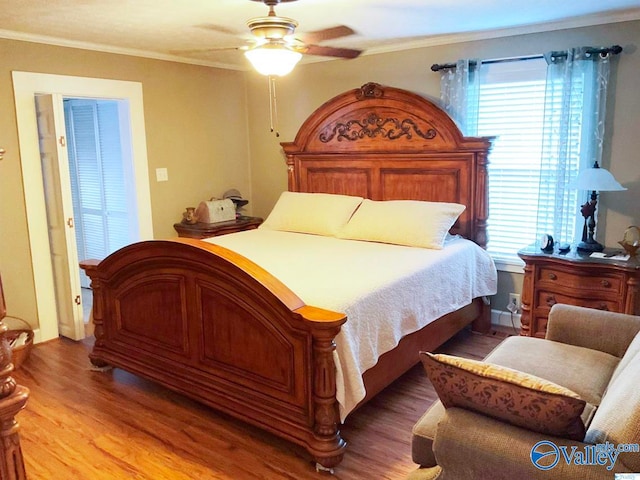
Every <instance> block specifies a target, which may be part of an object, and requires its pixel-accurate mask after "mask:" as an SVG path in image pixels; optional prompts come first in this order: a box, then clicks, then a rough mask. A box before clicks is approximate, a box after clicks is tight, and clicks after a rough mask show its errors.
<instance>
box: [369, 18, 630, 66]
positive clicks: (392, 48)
mask: <svg viewBox="0 0 640 480" xmlns="http://www.w3.org/2000/svg"><path fill="white" fill-rule="evenodd" d="M634 20H640V8H634V9H629V10H619V11H615V12H606V13H599V14H593V15H585V16H582V17H572V18H568V19H565V20H558V21H555V22H546V23H532V24H528V25H522V26H518V27H509V28H502V29H492V30H481V31H477V32H462V33H453V34H447V35H434V36H431V37H425V38H421V39H417V40H411V41H408V42H402V43H394V44H392V45H386V46H385V45H382V46H380V47H372V48H368V49H367V50H366V51H365V52H364V54H363V55H376V54H380V53H390V52H396V51H399V50H410V49H413V48H425V47H435V46H439V45H450V44H453V43H464V42H472V41H477V40H489V39H492V38H503V37H513V36H516V35H527V34H531V33H544V32H552V31H557V30H567V29H572V28H581V27H592V26H596V25H606V24H609V23H619V22H629V21H634Z"/></svg>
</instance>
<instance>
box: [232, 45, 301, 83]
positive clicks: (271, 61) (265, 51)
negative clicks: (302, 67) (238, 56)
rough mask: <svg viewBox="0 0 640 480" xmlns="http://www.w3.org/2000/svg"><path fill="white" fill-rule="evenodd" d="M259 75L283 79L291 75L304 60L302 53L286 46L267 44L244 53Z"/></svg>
mask: <svg viewBox="0 0 640 480" xmlns="http://www.w3.org/2000/svg"><path fill="white" fill-rule="evenodd" d="M244 54H245V56H246V57H247V59H248V60H249V62H251V65H253V68H255V69H256V70H257V71H258V73H260V74H262V75H269V76H271V75H275V76H278V77H282V76H283V75H286V74H288V73H290V72H291V71H292V70H293V68H294V67H295V66H296V64H297V63H298V62H299V61H300V59H301V58H302V54H301V53H300V52H296V51H295V50H293V49H291V48H289V47H288V46H286V45H282V44H274V43H265V44H264V45H260V46H258V47H255V48H252V49H251V50H247V51H246V52H244Z"/></svg>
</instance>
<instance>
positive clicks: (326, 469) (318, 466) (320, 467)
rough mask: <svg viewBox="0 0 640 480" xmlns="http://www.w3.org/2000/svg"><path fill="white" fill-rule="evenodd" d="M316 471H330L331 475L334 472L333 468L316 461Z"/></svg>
mask: <svg viewBox="0 0 640 480" xmlns="http://www.w3.org/2000/svg"><path fill="white" fill-rule="evenodd" d="M316 472H327V473H330V474H331V475H333V473H334V472H333V468H328V467H324V466H322V465H320V464H319V463H317V462H316Z"/></svg>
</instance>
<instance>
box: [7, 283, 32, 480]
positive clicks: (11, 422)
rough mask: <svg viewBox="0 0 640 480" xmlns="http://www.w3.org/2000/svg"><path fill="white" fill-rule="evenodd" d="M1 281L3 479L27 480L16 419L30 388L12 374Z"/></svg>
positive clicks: (24, 403) (25, 401)
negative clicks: (18, 381)
mask: <svg viewBox="0 0 640 480" xmlns="http://www.w3.org/2000/svg"><path fill="white" fill-rule="evenodd" d="M6 313H7V311H6V308H5V305H4V294H3V291H2V280H1V279H0V449H1V451H0V478H2V480H5V479H6V480H24V479H26V478H27V473H26V471H25V468H24V458H23V456H22V448H21V447H20V435H19V430H20V426H19V425H18V422H16V419H15V416H16V415H17V414H18V412H20V410H22V409H23V408H24V407H25V405H26V403H27V399H28V398H29V389H28V388H26V387H23V386H20V385H17V384H16V381H15V380H14V379H13V377H12V376H11V373H12V372H13V363H11V359H12V351H11V347H10V346H9V342H8V341H7V339H6V337H5V335H6V333H7V331H8V328H7V326H6V325H5V324H4V322H3V321H2V319H3V318H4V317H5V316H6Z"/></svg>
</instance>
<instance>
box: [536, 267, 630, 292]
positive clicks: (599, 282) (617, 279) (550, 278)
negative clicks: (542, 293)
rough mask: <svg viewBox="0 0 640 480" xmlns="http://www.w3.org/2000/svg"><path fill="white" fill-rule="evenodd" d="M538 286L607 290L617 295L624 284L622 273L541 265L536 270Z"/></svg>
mask: <svg viewBox="0 0 640 480" xmlns="http://www.w3.org/2000/svg"><path fill="white" fill-rule="evenodd" d="M537 284H538V286H545V287H547V288H551V289H552V290H554V291H557V290H556V289H557V288H564V289H571V290H576V291H580V292H584V291H585V290H589V291H592V292H593V291H600V292H609V293H611V294H612V295H618V294H619V293H621V292H622V287H623V285H624V275H623V274H616V273H612V274H608V275H605V274H603V272H602V271H600V272H599V273H598V274H594V275H590V272H589V271H586V270H585V271H582V272H579V273H578V272H568V271H565V270H561V269H558V268H553V267H547V266H543V267H541V268H540V269H539V271H538V283H537Z"/></svg>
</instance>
